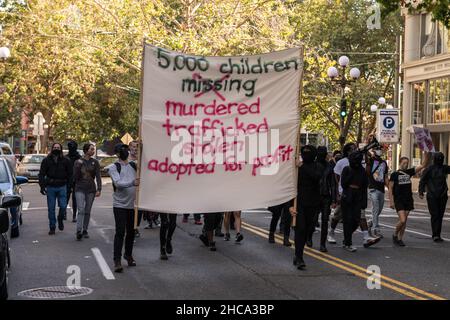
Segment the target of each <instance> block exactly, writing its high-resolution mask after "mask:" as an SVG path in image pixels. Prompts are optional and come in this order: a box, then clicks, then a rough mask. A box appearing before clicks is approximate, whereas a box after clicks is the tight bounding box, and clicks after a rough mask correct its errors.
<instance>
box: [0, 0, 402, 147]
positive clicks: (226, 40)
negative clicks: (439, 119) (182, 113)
mask: <svg viewBox="0 0 450 320" xmlns="http://www.w3.org/2000/svg"><path fill="white" fill-rule="evenodd" d="M73 4H76V7H75V6H73ZM372 4H373V1H369V0H348V1H340V0H336V1H330V0H305V1H296V0H285V1H281V0H211V1H204V0H108V1H107V0H79V1H75V2H74V1H71V0H28V1H26V2H24V1H18V0H16V1H14V0H8V1H3V2H0V8H3V9H0V24H1V25H2V26H3V38H0V45H5V44H6V45H8V46H9V47H10V48H11V54H12V57H11V58H10V59H9V60H8V61H6V62H5V63H4V66H5V68H3V69H5V70H6V71H1V78H2V80H3V81H4V83H6V87H7V88H6V89H7V90H6V92H5V93H3V94H1V95H0V108H1V109H0V121H1V123H9V124H10V127H11V128H12V127H14V126H17V124H18V122H17V121H18V120H19V119H20V114H21V112H22V111H24V110H25V111H27V112H28V113H29V114H34V113H35V112H37V111H41V112H42V113H43V114H44V117H45V119H46V120H47V123H48V124H49V126H50V131H51V134H52V135H53V136H54V137H55V139H57V140H64V139H67V138H75V139H77V140H80V141H86V140H94V141H102V140H104V139H110V138H113V137H115V136H118V135H119V136H120V135H122V134H124V133H125V132H129V133H131V134H132V135H134V136H136V135H137V119H138V108H139V90H140V76H141V75H140V64H141V55H142V41H143V39H144V38H145V39H146V41H147V42H149V43H152V44H154V45H157V46H161V47H164V48H168V49H172V50H178V51H181V52H185V53H193V54H199V55H241V54H256V53H264V52H269V51H273V50H280V49H285V48H287V47H292V46H296V45H299V44H303V45H304V46H305V49H306V51H305V69H304V70H305V72H304V98H303V112H302V120H303V124H304V125H305V126H306V127H307V129H309V130H311V131H321V132H324V133H326V135H327V136H329V137H330V140H331V141H337V138H338V137H339V134H340V132H339V130H340V128H339V124H338V122H339V100H340V93H339V92H338V90H337V89H336V88H334V87H333V86H332V85H331V84H330V81H329V80H328V79H327V76H326V71H327V68H328V67H329V66H331V65H333V64H334V63H335V62H334V61H335V60H336V59H337V58H338V57H339V55H340V54H338V53H337V52H339V51H342V52H347V53H348V54H347V55H348V56H349V57H350V59H351V63H352V64H353V65H357V66H358V67H360V68H361V70H362V80H361V81H359V82H358V84H357V85H356V86H353V90H352V92H351V93H350V95H349V101H357V102H358V103H357V104H356V107H352V106H353V105H354V104H351V103H349V116H348V117H347V119H350V120H351V115H352V109H353V113H355V112H359V110H360V109H361V112H362V113H363V116H364V117H363V120H364V128H363V129H364V131H370V130H371V129H372V128H371V126H372V124H373V121H372V120H373V115H371V114H370V113H369V112H368V109H369V106H370V104H372V103H373V102H374V101H376V100H377V98H378V97H379V96H382V95H385V96H386V97H387V98H389V97H391V96H392V93H393V87H392V77H393V66H394V64H393V56H381V58H380V56H377V55H353V54H351V52H366V53H370V52H393V51H394V49H395V45H394V44H395V35H396V34H399V33H400V32H401V23H400V19H399V17H397V16H393V15H390V16H388V17H386V19H385V20H384V21H383V23H382V29H381V30H369V29H368V28H367V25H366V20H367V18H368V17H369V15H370V14H368V13H367V8H368V7H369V6H371V5H372ZM331 52H333V53H331ZM379 60H386V61H382V62H379ZM0 68H1V67H0ZM0 70H2V69H0ZM354 117H355V119H354V120H353V121H349V122H348V130H347V131H348V132H347V133H348V134H349V136H350V138H351V139H356V137H357V135H358V129H359V126H358V124H359V122H358V121H356V120H357V119H356V113H355V116H354ZM372 127H373V126H372ZM0 130H1V129H0ZM0 134H1V132H0Z"/></svg>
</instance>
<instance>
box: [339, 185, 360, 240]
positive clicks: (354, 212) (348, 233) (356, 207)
mask: <svg viewBox="0 0 450 320" xmlns="http://www.w3.org/2000/svg"><path fill="white" fill-rule="evenodd" d="M351 199H352V201H344V200H343V201H341V210H342V221H343V222H344V245H346V246H351V245H352V236H353V233H354V232H355V231H356V229H358V227H359V224H360V222H361V208H362V193H361V192H360V191H359V190H357V189H355V190H352V191H351Z"/></svg>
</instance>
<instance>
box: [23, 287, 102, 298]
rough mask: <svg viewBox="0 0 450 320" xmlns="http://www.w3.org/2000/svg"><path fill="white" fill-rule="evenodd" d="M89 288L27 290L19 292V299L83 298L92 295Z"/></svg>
mask: <svg viewBox="0 0 450 320" xmlns="http://www.w3.org/2000/svg"><path fill="white" fill-rule="evenodd" d="M92 291H93V290H92V289H91V288H86V287H73V288H72V287H66V286H59V287H46V288H36V289H29V290H25V291H21V292H19V293H18V294H17V295H18V296H19V297H25V298H33V299H62V298H72V297H80V296H85V295H88V294H91V293H92Z"/></svg>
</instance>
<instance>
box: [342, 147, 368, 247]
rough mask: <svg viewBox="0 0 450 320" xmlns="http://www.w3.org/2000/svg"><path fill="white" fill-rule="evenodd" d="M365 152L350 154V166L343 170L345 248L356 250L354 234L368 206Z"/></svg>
mask: <svg viewBox="0 0 450 320" xmlns="http://www.w3.org/2000/svg"><path fill="white" fill-rule="evenodd" d="M362 160H363V154H362V153H361V152H359V151H354V152H352V153H351V154H350V155H349V156H348V161H349V166H347V167H345V168H344V170H343V171H342V176H341V185H342V190H343V191H342V196H341V209H342V219H343V221H344V249H345V250H347V251H350V252H355V251H356V248H355V247H353V246H352V236H353V233H354V232H355V231H356V229H357V228H358V226H359V224H360V220H361V210H363V209H366V208H367V189H368V186H369V180H368V178H367V173H366V170H365V169H364V168H363V166H362V164H361V161H362Z"/></svg>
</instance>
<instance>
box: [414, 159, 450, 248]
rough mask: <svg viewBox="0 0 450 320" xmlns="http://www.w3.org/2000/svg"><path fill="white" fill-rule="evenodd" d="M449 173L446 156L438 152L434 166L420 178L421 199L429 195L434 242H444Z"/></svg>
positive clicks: (449, 168)
mask: <svg viewBox="0 0 450 320" xmlns="http://www.w3.org/2000/svg"><path fill="white" fill-rule="evenodd" d="M449 173H450V166H448V165H445V164H444V154H443V153H442V152H436V153H435V154H434V155H433V164H432V165H431V166H429V167H428V168H427V169H425V171H424V173H423V176H422V178H420V183H419V197H420V199H423V197H424V193H425V192H426V193H427V203H428V210H429V211H430V215H431V229H432V233H433V235H432V238H433V241H434V242H443V241H444V240H443V239H442V238H441V230H442V220H443V218H444V214H445V208H446V206H447V200H448V195H447V192H448V185H447V175H448V174H449Z"/></svg>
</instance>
